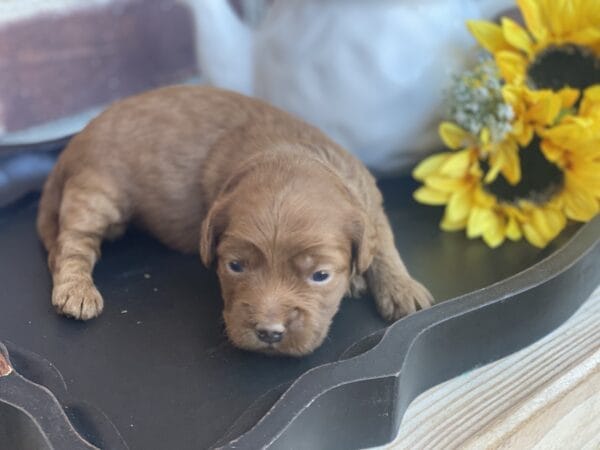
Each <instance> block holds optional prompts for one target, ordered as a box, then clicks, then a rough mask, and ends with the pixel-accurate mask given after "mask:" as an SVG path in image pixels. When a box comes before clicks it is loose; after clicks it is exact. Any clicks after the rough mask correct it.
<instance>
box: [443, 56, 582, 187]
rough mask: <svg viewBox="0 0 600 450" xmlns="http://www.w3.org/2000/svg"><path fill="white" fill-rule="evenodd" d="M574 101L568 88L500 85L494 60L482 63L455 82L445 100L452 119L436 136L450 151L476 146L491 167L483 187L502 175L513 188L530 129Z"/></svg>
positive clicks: (574, 94)
mask: <svg viewBox="0 0 600 450" xmlns="http://www.w3.org/2000/svg"><path fill="white" fill-rule="evenodd" d="M578 97H579V91H577V90H576V89H571V88H564V89H561V90H560V91H559V92H553V91H552V90H549V89H544V90H539V91H533V90H530V89H529V88H527V87H526V86H514V85H503V84H502V80H501V79H500V76H499V73H498V71H497V69H496V68H495V66H494V64H493V61H490V60H484V61H483V62H481V63H480V64H478V65H477V66H476V67H475V68H474V69H473V70H471V71H466V72H465V73H464V74H463V75H462V76H461V77H458V78H456V79H455V80H454V83H453V85H452V87H451V89H450V90H449V92H448V98H447V104H448V105H449V108H448V116H449V117H450V119H451V121H445V122H442V124H441V125H440V128H439V133H440V137H441V138H442V140H443V142H444V144H445V145H446V146H447V147H449V148H451V149H458V148H460V147H461V146H464V145H467V144H469V145H472V146H474V147H476V148H478V150H479V155H480V157H481V158H482V159H487V160H488V162H489V165H490V170H489V171H488V172H487V174H486V176H485V182H486V183H491V182H493V181H494V180H495V179H496V177H497V176H498V174H499V173H502V175H503V176H504V177H505V178H506V180H508V182H509V183H511V184H513V185H515V184H517V183H518V182H519V181H520V179H521V169H520V165H519V158H518V151H519V146H527V145H528V144H529V143H530V142H531V139H532V138H533V135H534V130H535V129H537V128H540V127H546V126H549V125H551V124H552V123H554V122H555V121H556V119H557V118H558V117H559V115H560V114H561V112H562V111H564V110H566V109H568V108H571V107H572V106H573V105H574V104H575V102H576V100H577V98H578Z"/></svg>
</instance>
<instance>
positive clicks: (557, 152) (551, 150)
mask: <svg viewBox="0 0 600 450" xmlns="http://www.w3.org/2000/svg"><path fill="white" fill-rule="evenodd" d="M540 148H541V150H542V153H543V154H544V156H545V157H546V159H547V160H548V161H550V162H553V163H556V164H559V165H561V166H563V165H564V164H565V161H564V158H565V151H564V150H563V149H562V148H561V147H559V146H558V145H555V144H553V143H552V142H551V141H548V140H546V139H544V140H543V141H542V143H541V144H540Z"/></svg>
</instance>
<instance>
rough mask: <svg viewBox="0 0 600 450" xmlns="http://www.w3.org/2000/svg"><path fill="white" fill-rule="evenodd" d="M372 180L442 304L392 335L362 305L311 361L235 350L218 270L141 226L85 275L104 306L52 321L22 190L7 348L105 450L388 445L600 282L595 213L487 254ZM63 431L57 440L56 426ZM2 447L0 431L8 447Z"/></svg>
mask: <svg viewBox="0 0 600 450" xmlns="http://www.w3.org/2000/svg"><path fill="white" fill-rule="evenodd" d="M46 148H47V149H48V148H50V150H52V148H51V146H50V147H46ZM21 150H22V149H21ZM29 150H30V153H31V152H33V153H35V152H36V151H37V149H36V148H31V149H29ZM40 151H45V150H40ZM7 153H8V152H4V153H3V152H2V151H1V150H0V154H4V155H6V154H7ZM5 158H6V156H5ZM380 185H381V188H382V190H383V192H384V195H385V198H386V205H387V210H388V213H389V216H390V219H391V221H392V223H393V226H394V229H395V231H396V233H397V245H398V247H399V248H400V251H401V253H402V255H403V257H404V259H405V261H406V263H407V265H408V267H409V268H410V270H411V272H412V273H413V275H414V276H415V277H416V278H418V279H419V280H421V281H423V282H424V283H425V284H426V285H427V286H428V287H429V288H430V289H431V291H432V293H433V294H434V296H435V297H436V298H437V299H438V300H439V301H440V303H439V304H438V305H436V306H435V307H433V308H432V309H430V310H427V311H423V312H419V313H417V314H415V315H413V316H410V317H408V318H405V319H403V320H401V321H399V322H397V323H396V324H394V325H392V326H387V327H386V324H385V323H384V322H383V321H382V320H381V319H380V318H379V317H378V315H377V312H376V310H375V308H374V306H373V302H372V300H371V299H369V298H364V299H360V300H345V301H344V302H343V304H342V308H341V310H340V312H339V313H338V315H337V316H336V318H335V320H334V324H333V326H332V329H331V333H330V335H329V338H328V339H327V340H326V342H325V343H324V345H323V346H322V347H321V348H319V349H318V350H317V351H316V352H315V353H314V354H313V355H311V356H308V357H305V358H301V359H293V358H281V357H276V358H274V357H268V356H263V355H259V354H253V353H247V352H244V351H240V350H237V349H235V348H233V347H232V346H231V345H229V344H228V343H227V341H226V338H225V336H224V332H223V325H222V322H221V318H220V310H221V306H222V305H221V301H220V298H219V289H218V283H217V280H216V277H215V276H214V274H212V273H210V272H208V271H206V270H205V269H203V268H202V265H201V264H200V261H199V259H198V258H197V257H193V256H184V255H181V254H178V253H175V252H172V251H170V250H168V249H166V248H165V247H163V246H162V245H160V244H159V243H158V242H156V241H155V240H153V239H152V238H150V237H148V236H146V235H144V234H143V233H141V232H138V231H135V230H134V231H131V232H129V233H128V234H127V235H126V236H125V238H123V239H121V240H119V241H117V242H115V243H110V244H106V245H104V247H103V257H102V259H101V260H100V262H99V264H98V266H97V268H96V270H95V273H94V278H95V280H96V282H97V285H98V286H99V289H100V291H101V292H102V293H103V294H104V297H105V311H104V313H103V314H102V316H101V317H100V318H99V319H96V320H93V321H91V322H88V323H81V322H76V321H72V320H69V319H65V318H63V317H59V316H57V315H56V314H55V313H54V311H53V310H52V307H51V305H50V289H51V284H50V276H49V274H48V270H47V268H46V262H45V261H46V255H45V253H44V251H43V249H42V247H41V245H40V243H39V241H38V239H37V236H36V233H35V215H36V208H37V197H36V196H35V195H29V196H26V197H25V198H22V199H21V200H19V201H18V202H16V203H15V202H12V203H11V204H10V205H9V206H4V207H3V208H0V308H1V309H0V340H2V339H4V340H5V341H11V342H12V343H13V344H12V346H13V348H16V349H19V348H21V349H27V351H28V352H29V353H27V354H29V355H30V357H29V358H30V359H31V360H32V361H38V362H37V363H35V364H38V365H39V364H40V362H39V361H40V360H41V361H43V358H46V359H48V360H50V361H52V363H53V364H54V365H55V366H56V367H57V368H58V370H60V373H61V374H62V378H63V379H64V382H65V387H64V389H62V390H63V391H64V392H65V393H66V392H69V396H68V398H69V399H72V398H76V399H78V402H83V403H80V404H83V405H85V404H87V405H88V407H85V406H80V407H79V408H74V409H75V411H71V413H70V414H69V419H70V420H71V422H72V424H73V426H74V427H75V429H76V430H77V432H78V433H79V434H80V435H81V436H84V437H85V439H87V440H88V441H89V442H91V443H92V444H93V445H96V446H99V447H104V448H118V445H122V446H125V445H128V446H129V447H130V448H132V449H141V448H143V449H154V448H156V449H161V448H177V449H192V448H208V447H213V446H222V447H226V448H248V449H256V448H261V447H265V446H268V447H270V448H282V449H289V448H294V449H300V448H307V449H315V448H328V449H333V448H341V449H349V448H361V447H369V446H375V445H381V444H384V443H386V442H389V441H391V440H392V439H393V438H394V436H395V435H396V433H397V430H398V427H399V425H400V421H401V419H402V415H403V413H404V411H405V410H406V408H407V406H408V404H409V403H410V402H411V401H412V400H413V399H414V398H415V397H416V396H417V395H418V394H420V393H421V392H423V391H424V390H425V389H427V388H429V387H431V386H433V385H435V384H437V383H440V382H442V381H445V380H447V379H449V378H451V377H453V376H455V375H458V374H460V373H462V372H464V371H467V370H470V369H472V368H474V367H476V366H478V365H481V364H485V363H487V362H490V361H494V360H496V359H498V358H500V357H502V356H505V355H507V354H509V353H511V352H513V351H515V350H517V349H519V348H521V347H523V346H525V345H528V344H529V343H531V342H533V341H535V340H536V339H538V338H540V337H542V336H543V335H544V334H546V333H548V332H549V331H551V330H552V329H554V328H555V327H556V326H558V325H559V324H560V323H562V322H563V321H564V320H566V319H567V318H568V317H569V316H570V315H571V314H572V313H573V312H574V311H575V310H576V309H577V308H578V307H579V305H580V304H581V303H582V302H583V301H584V300H585V299H586V298H587V297H588V296H589V294H590V293H591V292H592V290H593V289H594V288H595V286H596V285H597V284H598V283H599V282H600V267H599V265H598V263H597V261H598V260H599V256H600V245H598V242H600V217H597V218H596V219H595V220H593V221H592V222H590V223H588V224H586V225H584V226H579V225H569V226H568V227H567V228H566V229H565V230H564V232H563V233H562V234H561V235H560V236H559V237H558V238H557V239H556V240H555V241H554V242H553V243H552V244H551V245H550V246H548V247H547V248H546V249H544V250H539V249H536V248H534V247H532V246H529V245H528V244H526V243H524V242H520V243H512V242H509V243H507V244H504V245H503V246H502V247H501V248H499V249H497V250H490V249H488V248H487V247H486V246H485V245H484V244H483V243H482V242H480V241H470V240H467V239H466V238H465V237H464V236H463V234H462V233H443V232H441V231H439V228H438V222H439V219H440V215H441V210H440V209H435V208H430V207H425V206H422V205H418V204H416V203H415V202H414V201H413V200H412V196H411V194H412V191H413V190H414V188H415V187H416V186H415V184H414V182H413V181H411V180H410V178H408V177H406V178H397V179H393V180H385V181H382V182H381V183H380ZM0 194H1V191H0ZM0 197H1V195H0ZM2 202H3V199H2V198H0V204H2ZM9 350H10V349H9ZM20 351H21V352H23V351H22V350H20ZM31 352H35V354H38V355H41V356H40V357H36V356H34V355H35V354H34V353H31ZM11 353H12V351H11ZM22 360H23V358H22ZM35 364H34V363H30V364H29V366H32V365H33V366H35ZM42 364H43V363H42ZM15 368H16V369H17V371H19V372H21V373H22V374H23V375H24V376H25V377H28V374H27V373H26V372H27V370H22V369H21V368H20V367H19V365H18V364H15ZM28 378H31V377H28ZM44 380H45V379H44V378H43V377H42V379H39V380H37V381H36V383H38V384H36V386H38V385H45V386H47V387H48V388H49V389H50V390H51V391H52V393H53V394H54V397H55V398H56V400H57V402H58V404H61V405H62V407H63V408H67V409H66V410H67V411H69V410H70V408H68V406H69V404H70V403H71V404H72V403H73V401H72V400H70V403H69V401H68V400H64V398H66V395H60V394H57V393H56V392H55V390H56V389H57V388H56V387H54V388H53V387H52V386H50V385H51V384H52V383H46V384H44V383H45V381H44ZM34 381H35V380H34ZM3 383H5V384H6V380H3V379H2V378H0V414H1V411H2V408H3V402H4V403H6V395H5V394H6V392H5V389H6V388H5V384H3ZM67 389H68V390H67ZM30 397H31V398H36V394H35V392H33V393H31V395H30ZM31 407H32V405H29V408H31ZM27 408H28V406H27V405H25V406H22V408H21V410H20V411H21V412H23V411H25V412H27V411H28V409H27ZM13 409H15V408H13ZM71 409H72V408H71ZM100 411H102V412H103V413H104V414H102V413H100ZM27 414H29V415H28V416H27V417H28V420H29V421H31V423H32V424H38V425H36V426H37V429H39V430H41V431H40V432H41V433H42V434H43V433H53V431H51V430H48V428H47V427H46V428H44V427H41V426H39V423H38V422H36V420H38V419H36V415H35V412H32V411H30V410H29V411H28V412H27ZM109 419H110V420H109ZM25 422H27V421H25ZM59 422H60V421H58V420H57V422H56V431H54V433H60V430H64V429H65V428H64V427H65V425H64V423H59ZM110 422H112V424H114V426H115V427H116V429H115V428H114V427H112V425H111V424H110ZM24 426H25V425H24ZM117 429H118V432H117V431H116V430H117ZM25 434H27V433H25ZM119 434H120V435H119ZM121 436H122V438H121ZM1 439H3V434H2V432H1V427H0V448H4V447H5V446H6V445H7V444H6V443H3V442H2V441H1ZM14 439H16V438H14ZM123 440H124V442H123ZM125 442H126V443H127V444H125ZM23 448H26V447H23ZM63 448H64V447H63Z"/></svg>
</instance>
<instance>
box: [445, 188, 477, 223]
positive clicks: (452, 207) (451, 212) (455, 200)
mask: <svg viewBox="0 0 600 450" xmlns="http://www.w3.org/2000/svg"><path fill="white" fill-rule="evenodd" d="M471 207H472V195H471V192H470V191H469V190H468V189H463V190H461V191H458V192H455V193H454V194H453V195H452V196H451V197H450V201H449V202H448V206H447V207H446V217H447V218H448V220H449V221H451V222H464V221H466V220H467V217H468V216H469V212H470V211H471Z"/></svg>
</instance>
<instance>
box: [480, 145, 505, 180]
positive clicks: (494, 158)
mask: <svg viewBox="0 0 600 450" xmlns="http://www.w3.org/2000/svg"><path fill="white" fill-rule="evenodd" d="M489 163H490V168H489V170H488V172H487V173H486V174H485V178H484V179H483V181H484V182H485V183H487V184H489V183H491V182H493V181H494V180H495V179H496V178H498V174H499V173H500V171H501V170H502V166H503V165H504V163H505V158H504V153H503V152H501V151H497V152H494V153H492V154H491V155H490V158H489Z"/></svg>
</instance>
